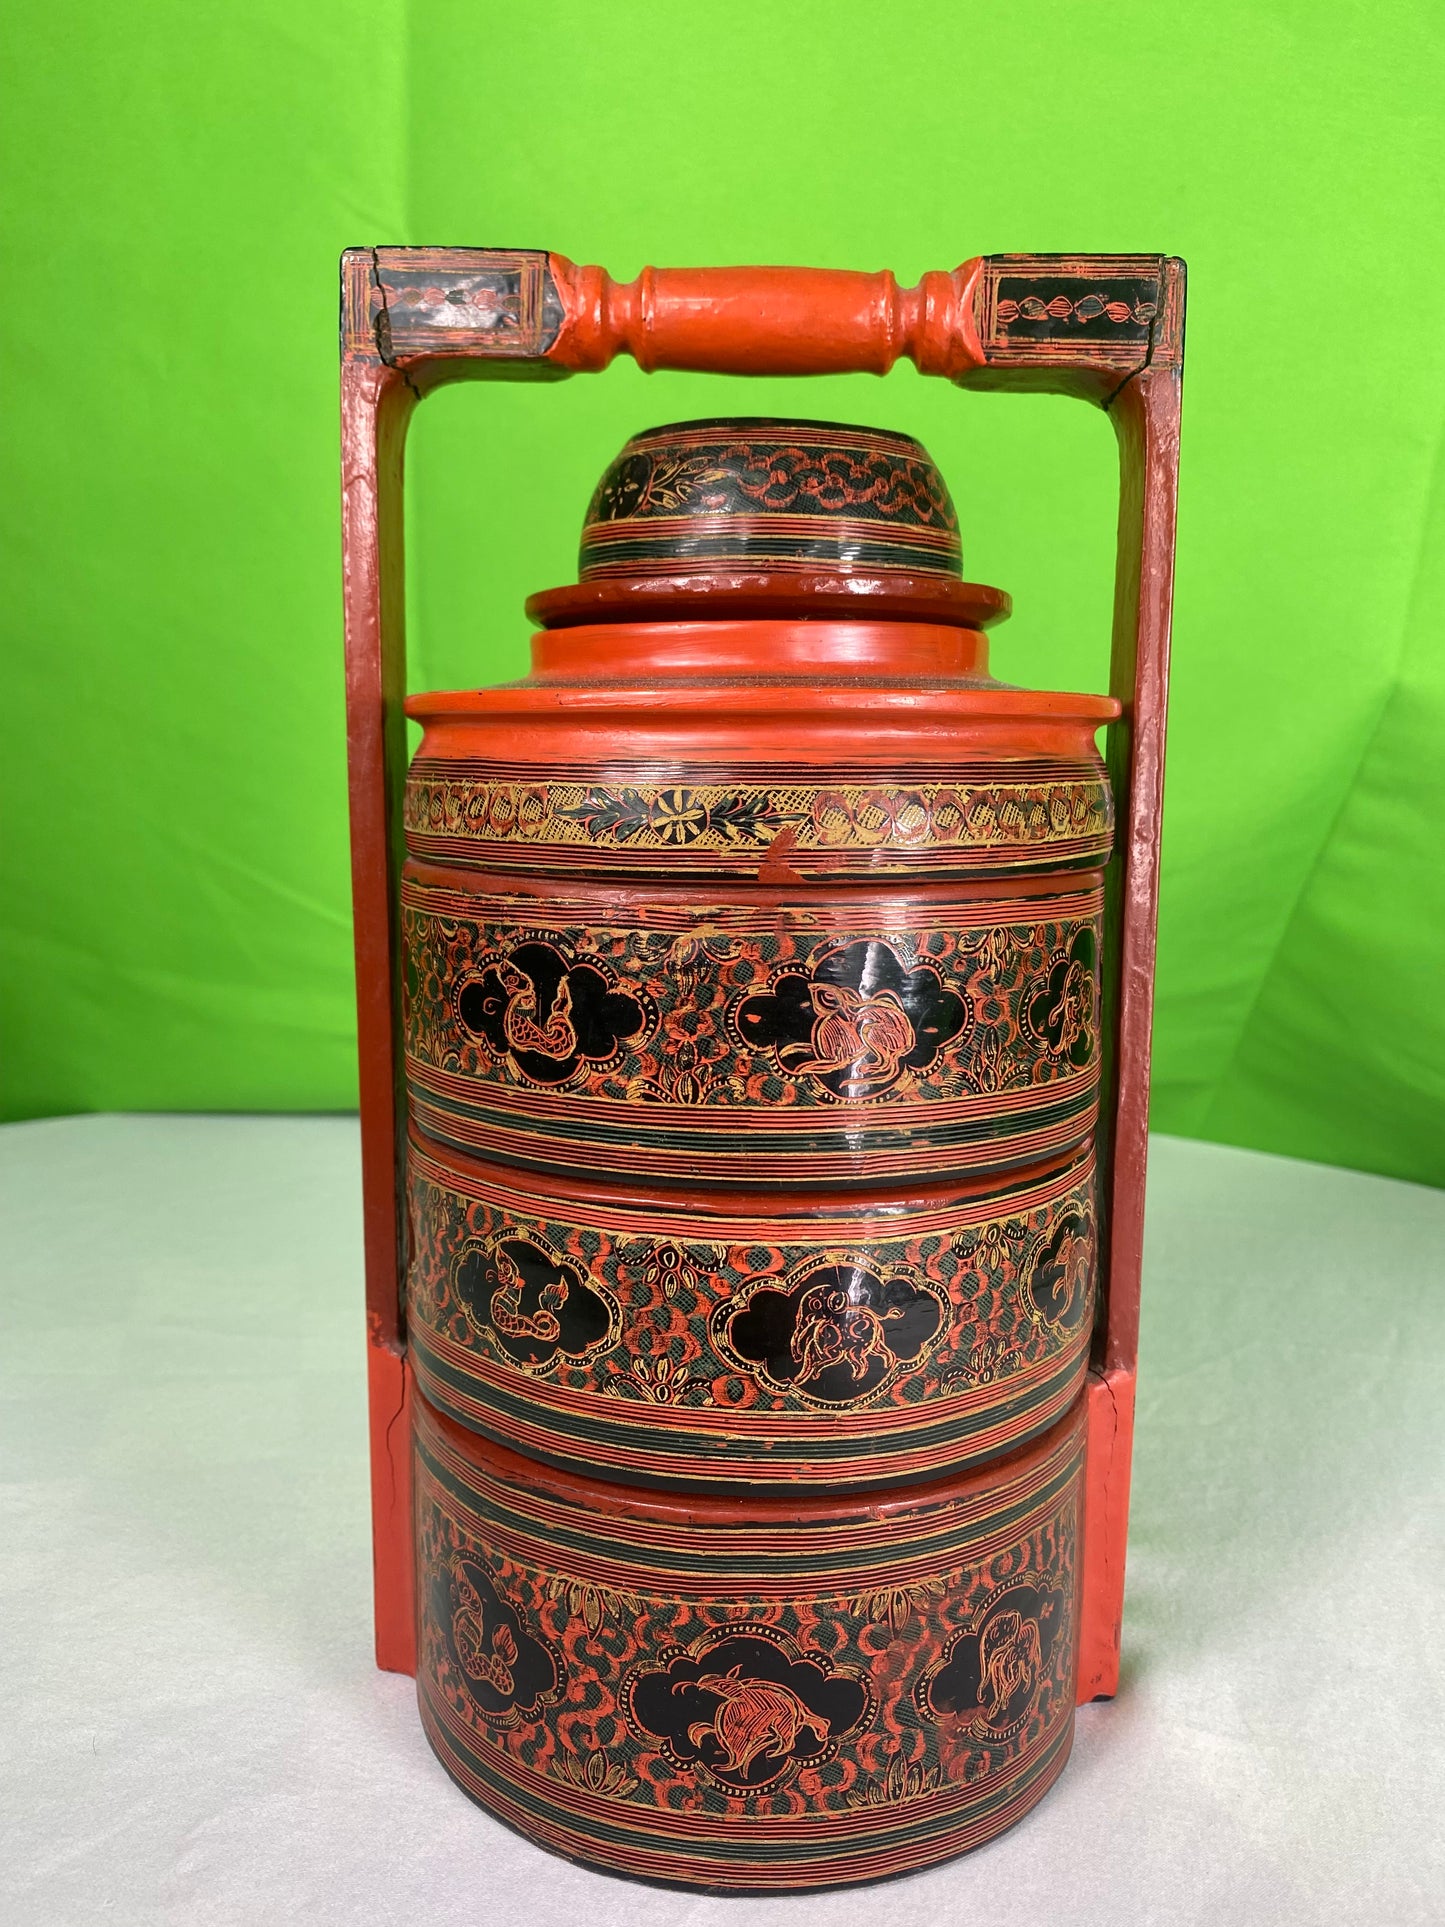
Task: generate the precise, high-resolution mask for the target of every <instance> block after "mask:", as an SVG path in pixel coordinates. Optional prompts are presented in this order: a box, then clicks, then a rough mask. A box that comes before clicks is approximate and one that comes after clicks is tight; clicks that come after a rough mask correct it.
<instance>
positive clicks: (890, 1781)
mask: <svg viewBox="0 0 1445 1927" xmlns="http://www.w3.org/2000/svg"><path fill="white" fill-rule="evenodd" d="M943 1785H944V1779H943V1775H942V1773H941V1772H940V1771H939V1769H938V1768H937V1767H936V1766H925V1765H924V1764H923V1762H922V1761H921V1760H915V1761H913V1762H912V1763H911V1764H910V1763H909V1762H907V1761H905V1759H904V1758H903V1755H902V1754H901V1753H895V1754H894V1755H893V1756H892V1758H891V1759H890V1760H889V1762H888V1766H887V1769H886V1770H885V1772H884V1773H883V1774H882V1776H881V1777H880V1778H878V1779H873V1780H863V1781H861V1782H860V1783H859V1784H858V1785H857V1786H856V1787H854V1789H853V1791H852V1792H851V1793H850V1794H849V1795H848V1805H849V1806H850V1807H853V1808H855V1809H856V1808H859V1807H894V1806H897V1805H898V1804H899V1802H900V1801H903V1800H920V1799H922V1797H923V1795H924V1794H925V1793H936V1792H937V1791H938V1789H939V1788H940V1787H941V1786H943Z"/></svg>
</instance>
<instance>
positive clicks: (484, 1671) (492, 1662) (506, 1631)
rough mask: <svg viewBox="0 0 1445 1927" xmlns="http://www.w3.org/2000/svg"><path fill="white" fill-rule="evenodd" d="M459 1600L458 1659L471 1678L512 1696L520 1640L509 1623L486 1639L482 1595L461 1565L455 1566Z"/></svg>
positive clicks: (456, 1620)
mask: <svg viewBox="0 0 1445 1927" xmlns="http://www.w3.org/2000/svg"><path fill="white" fill-rule="evenodd" d="M452 1577H453V1578H454V1580H455V1581H456V1588H457V1593H458V1595H459V1603H458V1605H457V1608H456V1611H455V1612H454V1613H453V1614H452V1642H453V1644H454V1645H455V1647H456V1649H457V1658H458V1659H459V1660H460V1661H461V1663H462V1670H463V1672H465V1673H466V1675H467V1677H468V1678H469V1679H474V1680H476V1681H477V1682H478V1683H479V1684H480V1685H482V1686H490V1687H491V1688H492V1690H493V1691H494V1692H496V1693H500V1694H501V1696H502V1698H503V1699H510V1698H511V1695H512V1690H513V1688H514V1687H515V1685H516V1677H515V1675H514V1674H513V1672H512V1668H513V1666H514V1665H515V1664H516V1660H517V1642H516V1640H515V1639H514V1638H513V1637H512V1629H511V1627H510V1626H505V1625H503V1626H498V1627H497V1629H496V1631H495V1632H494V1633H493V1634H492V1637H491V1640H490V1642H489V1641H488V1639H487V1629H486V1625H485V1623H484V1619H483V1614H484V1610H485V1609H484V1607H483V1604H482V1597H481V1594H480V1593H479V1592H478V1591H477V1589H476V1587H475V1586H474V1585H473V1584H472V1583H471V1581H470V1580H469V1579H468V1578H467V1575H466V1574H465V1573H464V1572H463V1571H462V1569H461V1568H460V1567H459V1566H458V1567H454V1568H453V1573H452Z"/></svg>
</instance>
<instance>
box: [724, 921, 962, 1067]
mask: <svg viewBox="0 0 1445 1927" xmlns="http://www.w3.org/2000/svg"><path fill="white" fill-rule="evenodd" d="M970 1020H971V1012H970V1010H969V1006H968V1005H967V1003H965V1001H964V999H963V998H962V997H960V996H959V995H958V994H957V993H956V992H954V991H952V990H946V989H945V988H944V986H943V984H942V982H941V980H940V978H939V976H938V973H937V971H936V970H934V969H933V968H932V966H931V965H929V964H917V965H915V966H913V967H912V968H910V967H909V966H908V965H906V964H905V963H903V962H902V961H901V960H900V959H899V957H898V956H897V955H896V954H895V953H894V951H893V950H892V949H891V948H890V947H889V946H888V945H887V944H886V943H879V942H877V941H876V940H872V939H865V940H861V941H859V942H857V943H850V944H846V945H845V946H844V947H843V948H842V949H840V950H835V951H832V952H830V954H829V955H828V956H826V957H823V958H821V959H820V960H819V962H818V963H817V964H815V965H814V967H813V969H812V971H811V972H810V973H809V974H808V975H807V976H803V975H800V974H797V973H791V972H790V973H788V974H786V975H784V976H781V977H779V978H777V979H776V981H775V982H774V984H773V986H772V988H771V990H768V991H764V992H758V993H755V994H754V995H752V996H750V997H744V998H743V999H742V1001H741V1003H740V1004H739V1005H738V1007H737V1012H736V1018H735V1022H736V1025H737V1030H738V1034H739V1036H740V1037H741V1038H742V1040H743V1042H744V1043H745V1044H747V1045H748V1046H749V1047H750V1048H751V1049H753V1050H766V1051H771V1052H772V1053H773V1055H774V1056H775V1058H776V1059H777V1062H778V1064H779V1065H780V1067H781V1068H782V1069H784V1070H785V1071H787V1072H788V1073H789V1075H790V1076H793V1077H804V1076H806V1077H811V1078H813V1079H815V1080H816V1082H817V1083H818V1084H819V1085H821V1086H822V1088H823V1089H824V1090H826V1091H829V1092H830V1093H831V1094H832V1095H833V1096H834V1097H842V1098H852V1099H855V1100H856V1099H861V1098H869V1097H879V1096H881V1095H882V1094H883V1093H884V1092H885V1091H889V1090H891V1089H892V1088H893V1086H894V1085H895V1084H896V1083H897V1082H898V1080H899V1079H900V1078H901V1077H902V1076H903V1074H904V1072H905V1071H909V1070H926V1069H927V1067H928V1066H929V1065H930V1064H931V1063H932V1062H933V1060H934V1058H935V1057H937V1055H938V1053H939V1051H940V1050H942V1048H943V1046H944V1045H945V1044H947V1043H949V1042H951V1041H952V1040H953V1039H954V1038H955V1037H958V1036H960V1035H961V1034H962V1033H963V1032H964V1031H965V1030H966V1029H967V1028H968V1025H969V1023H970Z"/></svg>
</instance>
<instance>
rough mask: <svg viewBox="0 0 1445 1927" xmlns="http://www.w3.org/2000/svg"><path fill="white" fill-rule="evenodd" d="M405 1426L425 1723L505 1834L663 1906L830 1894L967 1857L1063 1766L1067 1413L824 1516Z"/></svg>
mask: <svg viewBox="0 0 1445 1927" xmlns="http://www.w3.org/2000/svg"><path fill="white" fill-rule="evenodd" d="M413 1412H414V1426H415V1433H414V1443H415V1467H416V1473H415V1477H416V1488H415V1504H416V1540H415V1543H416V1551H417V1612H418V1629H417V1630H418V1655H417V1657H418V1666H417V1688H418V1698H419V1701H420V1706H421V1714H422V1720H423V1724H424V1725H425V1728H426V1732H427V1736H428V1738H429V1739H430V1741H431V1744H432V1746H433V1748H434V1750H435V1751H436V1754H437V1756H438V1758H439V1759H440V1760H441V1762H442V1765H443V1766H444V1767H445V1768H446V1770H447V1772H448V1773H449V1774H450V1775H451V1777H452V1778H453V1779H454V1780H455V1781H456V1782H457V1784H458V1785H459V1786H460V1787H461V1788H462V1789H463V1790H464V1791H465V1792H466V1793H468V1794H469V1795H470V1796H471V1797H472V1798H473V1799H474V1800H476V1801H477V1802H478V1803H479V1804H480V1805H482V1806H483V1807H485V1808H487V1809H488V1810H489V1811H490V1812H492V1813H493V1814H495V1815H496V1816H497V1817H498V1818H499V1819H501V1820H503V1821H505V1822H506V1823H508V1824H509V1825H510V1826H512V1827H514V1828H515V1829H517V1830H518V1831H519V1832H521V1833H523V1834H525V1835H526V1836H527V1837H528V1838H529V1839H532V1840H535V1841H537V1842H538V1843H539V1844H541V1845H543V1846H546V1847H549V1848H551V1849H552V1850H553V1851H555V1852H557V1853H560V1854H563V1855H565V1856H566V1857H567V1858H569V1859H572V1860H575V1861H579V1862H581V1863H583V1864H585V1865H588V1866H592V1867H596V1868H600V1869H603V1870H605V1871H607V1872H611V1873H618V1874H624V1875H629V1876H631V1877H633V1878H635V1879H640V1880H647V1881H652V1882H659V1883H662V1884H666V1885H670V1886H682V1887H690V1888H699V1889H704V1890H710V1891H718V1892H722V1891H726V1892H739V1893H749V1892H751V1893H760V1892H782V1891H794V1890H806V1889H810V1888H822V1887H834V1886H846V1885H850V1884H854V1883H857V1882H861V1881H867V1880H877V1879H881V1878H885V1877H887V1876H889V1875H894V1874H903V1873H910V1872H914V1871H917V1870H918V1869H921V1868H924V1867H928V1866H932V1865H934V1864H935V1863H937V1862H938V1861H941V1860H946V1859H948V1858H950V1857H952V1856H953V1855H955V1854H959V1853H962V1852H965V1851H967V1850H968V1849H969V1848H971V1847H976V1846H980V1845H982V1844H983V1843H984V1842H985V1841H987V1840H991V1839H993V1838H994V1837H995V1836H996V1835H998V1834H999V1833H1002V1832H1003V1831H1004V1830H1005V1829H1006V1828H1007V1827H1009V1826H1011V1825H1012V1824H1013V1822H1014V1821H1015V1820H1017V1819H1019V1818H1021V1817H1022V1815H1023V1814H1025V1813H1026V1812H1028V1811H1029V1809H1030V1808H1031V1807H1033V1806H1034V1805H1035V1804H1036V1803H1037V1802H1038V1801H1039V1800H1040V1799H1041V1798H1042V1797H1043V1795H1044V1793H1045V1792H1046V1791H1047V1790H1048V1788H1049V1786H1050V1785H1052V1783H1053V1781H1054V1780H1055V1779H1056V1778H1057V1776H1058V1774H1059V1772H1060V1771H1061V1770H1062V1768H1063V1765H1064V1763H1065V1761H1066V1759H1067V1757H1068V1753H1069V1748H1070V1744H1071V1741H1072V1738H1073V1726H1074V1700H1075V1672H1076V1659H1077V1619H1078V1594H1077V1584H1076V1575H1077V1567H1078V1550H1079V1537H1080V1525H1081V1509H1082V1498H1083V1445H1084V1424H1083V1401H1082V1400H1081V1401H1079V1402H1078V1403H1076V1404H1075V1405H1074V1406H1073V1407H1072V1408H1071V1410H1070V1411H1069V1412H1068V1413H1067V1414H1066V1415H1065V1416H1064V1417H1063V1418H1062V1419H1061V1420H1060V1421H1059V1422H1058V1424H1056V1425H1055V1426H1053V1427H1052V1428H1051V1429H1050V1430H1049V1431H1048V1432H1047V1433H1046V1434H1044V1435H1043V1437H1041V1438H1039V1439H1037V1440H1035V1441H1034V1442H1033V1443H1032V1444H1030V1445H1027V1446H1025V1447H1023V1448H1022V1449H1020V1450H1019V1451H1017V1452H1014V1453H1012V1454H1010V1455H1009V1456H1008V1457H1006V1458H1002V1459H997V1460H994V1461H992V1462H990V1463H988V1464H986V1465H983V1466H981V1467H975V1468H972V1469H971V1470H969V1471H968V1472H967V1473H965V1474H962V1475H954V1476H950V1477H948V1478H943V1479H937V1480H933V1481H931V1482H929V1483H928V1484H926V1485H915V1486H911V1487H908V1488H906V1489H904V1490H900V1491H895V1492H889V1493H876V1492H875V1493H872V1494H867V1495H855V1496H851V1497H845V1498H837V1497H834V1498H822V1497H812V1496H809V1495H806V1494H799V1493H796V1492H794V1493H788V1494H786V1495H784V1496H778V1495H775V1494H768V1495H759V1494H756V1493H740V1494H726V1495H718V1496H709V1497H699V1496H686V1497H684V1496H681V1495H673V1494H669V1493H666V1492H661V1491H655V1490H643V1489H640V1488H637V1487H631V1486H623V1485H616V1484H612V1483H610V1482H604V1481H602V1480H599V1479H595V1478H589V1477H586V1476H582V1475H579V1474H577V1473H573V1472H565V1471H562V1470H560V1469H557V1468H554V1467H550V1466H547V1465H542V1464H538V1463H536V1462H534V1461H533V1460H530V1459H527V1458H523V1457H521V1456H520V1455H518V1454H516V1453H514V1452H511V1451H508V1450H506V1449H504V1448H502V1447H500V1446H497V1445H495V1444H491V1443H489V1442H488V1441H486V1440H485V1439H482V1438H480V1437H478V1436H476V1435H475V1434H473V1433H471V1432H468V1431H466V1430H464V1429H463V1428H461V1427H459V1426H457V1425H455V1424H453V1423H452V1422H451V1421H450V1420H448V1419H446V1418H443V1417H442V1416H441V1415H440V1414H438V1413H436V1412H435V1411H433V1410H432V1409H431V1407H430V1406H429V1405H428V1404H427V1402H426V1401H425V1399H424V1398H421V1397H419V1396H418V1397H416V1398H415V1399H414V1401H413Z"/></svg>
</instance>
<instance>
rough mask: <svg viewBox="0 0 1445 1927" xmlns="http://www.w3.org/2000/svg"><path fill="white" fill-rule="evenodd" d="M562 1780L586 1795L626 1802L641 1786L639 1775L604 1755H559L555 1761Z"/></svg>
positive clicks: (557, 1774)
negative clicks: (599, 1795) (598, 1794)
mask: <svg viewBox="0 0 1445 1927" xmlns="http://www.w3.org/2000/svg"><path fill="white" fill-rule="evenodd" d="M552 1772H553V1774H554V1775H555V1776H556V1778H557V1779H559V1780H568V1781H570V1782H571V1784H572V1785H573V1786H575V1787H579V1788H580V1789H581V1790H582V1791H583V1792H584V1793H600V1794H601V1795H602V1796H603V1797H604V1798H611V1799H614V1800H625V1799H626V1798H627V1797H628V1795H629V1794H631V1793H635V1792H636V1791H637V1788H638V1786H639V1784H640V1783H639V1781H638V1779H637V1776H636V1774H633V1773H629V1772H628V1771H627V1768H626V1767H625V1766H624V1765H623V1764H622V1762H621V1761H620V1760H609V1759H608V1758H607V1756H606V1754H605V1753H589V1754H588V1755H587V1756H586V1758H585V1759H584V1758H583V1757H582V1756H581V1755H580V1754H577V1753H560V1754H558V1756H557V1758H556V1759H555V1760H554V1761H553V1762H552Z"/></svg>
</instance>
